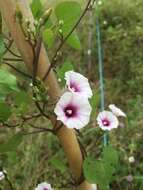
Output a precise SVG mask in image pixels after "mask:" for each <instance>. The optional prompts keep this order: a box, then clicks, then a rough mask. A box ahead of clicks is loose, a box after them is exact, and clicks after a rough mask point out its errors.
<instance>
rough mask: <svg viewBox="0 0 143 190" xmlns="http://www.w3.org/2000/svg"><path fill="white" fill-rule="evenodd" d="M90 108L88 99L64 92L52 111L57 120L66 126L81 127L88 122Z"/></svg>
mask: <svg viewBox="0 0 143 190" xmlns="http://www.w3.org/2000/svg"><path fill="white" fill-rule="evenodd" d="M91 110H92V108H91V106H90V104H89V101H88V99H86V98H83V97H82V96H79V95H78V96H77V95H76V94H74V93H71V92H65V93H64V94H63V95H62V96H61V98H60V99H59V101H58V102H57V104H56V107H55V109H54V112H55V114H56V115H57V120H60V121H62V122H63V123H64V124H65V125H66V126H67V127H68V128H71V129H72V128H75V129H81V128H83V127H84V126H85V125H87V124H88V123H89V120H90V114H91Z"/></svg>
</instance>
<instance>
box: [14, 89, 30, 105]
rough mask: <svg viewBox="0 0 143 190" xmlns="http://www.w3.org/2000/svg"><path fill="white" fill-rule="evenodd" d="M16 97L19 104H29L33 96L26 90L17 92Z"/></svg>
mask: <svg viewBox="0 0 143 190" xmlns="http://www.w3.org/2000/svg"><path fill="white" fill-rule="evenodd" d="M14 99H15V103H16V104H17V105H20V104H29V103H30V101H31V97H30V96H29V95H28V93H26V92H24V91H20V92H17V93H16V95H15V97H14Z"/></svg>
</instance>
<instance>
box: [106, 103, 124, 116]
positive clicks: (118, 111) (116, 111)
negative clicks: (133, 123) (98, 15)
mask: <svg viewBox="0 0 143 190" xmlns="http://www.w3.org/2000/svg"><path fill="white" fill-rule="evenodd" d="M109 109H110V110H111V111H112V113H113V114H114V115H116V116H117V117H119V116H122V117H126V114H125V113H124V112H123V111H122V110H121V109H119V108H118V107H117V106H115V105H114V104H110V105H109Z"/></svg>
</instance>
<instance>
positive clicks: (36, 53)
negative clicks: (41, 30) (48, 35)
mask: <svg viewBox="0 0 143 190" xmlns="http://www.w3.org/2000/svg"><path fill="white" fill-rule="evenodd" d="M41 45H42V37H41V35H40V36H39V37H38V39H37V43H36V47H35V51H34V58H33V83H34V82H35V78H36V76H37V69H38V63H39V56H40V50H41Z"/></svg>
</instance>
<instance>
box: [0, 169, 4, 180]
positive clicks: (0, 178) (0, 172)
mask: <svg viewBox="0 0 143 190" xmlns="http://www.w3.org/2000/svg"><path fill="white" fill-rule="evenodd" d="M4 178H5V175H4V172H3V171H0V181H1V180H3V179H4Z"/></svg>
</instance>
